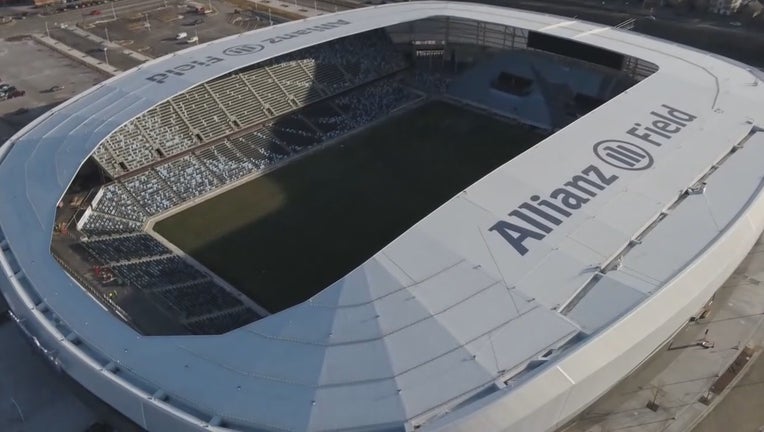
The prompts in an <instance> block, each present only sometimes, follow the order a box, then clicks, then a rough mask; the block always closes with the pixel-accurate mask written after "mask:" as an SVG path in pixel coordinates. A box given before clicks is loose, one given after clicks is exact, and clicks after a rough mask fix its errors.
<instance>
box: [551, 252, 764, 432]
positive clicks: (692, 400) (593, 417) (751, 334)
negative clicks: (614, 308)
mask: <svg viewBox="0 0 764 432" xmlns="http://www.w3.org/2000/svg"><path fill="white" fill-rule="evenodd" d="M762 251H764V240H762V239H761V238H760V239H759V241H758V242H757V243H756V245H755V246H754V247H753V249H752V250H751V252H749V254H748V256H747V257H746V259H745V260H744V261H743V262H742V263H741V265H740V266H739V267H738V268H737V269H736V270H735V272H734V273H733V275H732V276H731V277H730V278H729V280H727V282H725V284H724V285H723V286H722V287H721V288H720V289H719V291H717V293H716V296H715V299H714V303H713V305H712V307H711V311H710V313H709V315H708V316H707V317H706V318H704V319H702V320H699V321H696V322H693V323H688V324H687V325H686V326H685V327H684V328H682V329H681V330H680V331H679V332H678V333H677V334H676V335H675V336H674V338H672V340H671V341H670V342H669V343H668V344H667V345H666V346H664V347H661V348H660V349H659V351H658V352H657V353H656V354H655V355H653V357H652V358H650V359H649V360H648V361H647V362H645V363H644V364H643V365H642V366H640V367H639V368H638V369H637V370H636V371H635V372H634V373H632V374H631V375H630V376H629V377H627V378H626V379H625V380H624V381H623V382H621V383H620V384H618V385H617V386H616V387H615V388H613V389H612V390H611V391H610V392H608V393H607V394H605V395H604V396H603V397H602V398H601V399H600V400H599V401H597V402H595V403H594V404H593V405H592V406H591V407H589V408H588V409H587V410H586V411H585V412H584V413H582V414H581V415H580V416H579V417H578V418H577V419H576V422H575V423H574V424H572V425H570V426H568V427H566V428H564V429H563V431H565V432H595V431H596V432H600V431H609V430H628V431H629V432H688V431H690V430H691V429H692V428H693V427H694V426H695V425H697V423H698V422H699V421H700V420H701V419H702V418H703V417H704V416H706V415H707V414H708V413H709V412H710V411H711V410H712V409H713V408H714V407H715V406H716V405H717V404H719V403H720V401H722V400H723V398H724V396H726V394H727V393H729V391H731V389H732V388H733V387H734V385H735V384H736V383H737V381H738V380H740V379H742V377H743V376H744V375H745V373H746V371H747V369H748V368H750V367H751V365H753V364H754V362H755V359H756V357H757V356H758V352H756V353H755V354H754V355H753V358H752V359H751V360H750V361H749V362H748V363H746V364H745V366H743V367H742V370H740V371H738V373H737V375H735V376H734V378H733V380H732V381H731V382H730V383H729V385H728V386H727V387H726V388H725V390H724V391H722V392H721V394H720V395H716V396H714V397H713V398H712V399H711V401H710V404H709V405H705V404H703V403H701V402H699V400H700V398H701V397H702V396H704V395H708V394H709V389H710V388H711V386H712V385H713V384H714V383H715V382H716V381H717V379H718V378H719V376H721V375H722V373H723V372H724V371H725V370H727V368H728V367H729V366H730V365H731V364H732V362H733V361H734V360H735V359H736V358H737V357H738V355H740V354H741V351H742V350H743V348H745V346H746V345H747V344H749V343H751V345H752V346H753V348H754V349H755V350H758V346H757V345H758V344H759V343H760V342H761V340H762V337H764V326H762V323H763V322H764V295H762V293H763V292H764V282H762V281H764V254H762V253H761V252H762ZM706 332H707V333H706ZM704 339H706V340H708V341H710V342H713V347H711V348H703V347H701V346H700V345H699V344H698V342H699V341H702V340H704ZM650 401H653V402H654V403H655V404H656V405H655V406H653V408H655V411H653V410H651V409H649V408H648V407H647V404H648V402H650Z"/></svg>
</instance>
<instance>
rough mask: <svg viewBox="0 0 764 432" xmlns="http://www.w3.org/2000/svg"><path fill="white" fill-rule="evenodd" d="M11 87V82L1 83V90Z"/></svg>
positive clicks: (4, 90) (5, 90)
mask: <svg viewBox="0 0 764 432" xmlns="http://www.w3.org/2000/svg"><path fill="white" fill-rule="evenodd" d="M9 88H11V85H10V84H7V83H3V84H0V92H7V91H8V89H9Z"/></svg>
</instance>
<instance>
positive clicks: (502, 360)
mask: <svg viewBox="0 0 764 432" xmlns="http://www.w3.org/2000/svg"><path fill="white" fill-rule="evenodd" d="M430 19H434V20H443V19H445V20H446V21H448V20H454V21H459V22H462V23H464V22H467V23H473V24H474V30H475V33H472V34H471V33H469V32H467V31H462V32H446V33H441V29H440V27H438V26H429V25H415V24H410V23H415V22H418V23H422V22H425V23H426V22H427V20H430ZM439 22H441V21H439ZM494 25H498V26H505V27H506V26H509V27H511V28H513V29H516V30H517V32H519V33H520V34H522V35H524V36H525V37H527V36H528V33H529V32H535V33H537V34H542V35H549V36H557V37H559V38H562V39H564V40H571V41H575V42H579V43H581V44H582V45H580V46H582V47H599V48H602V49H604V50H607V51H609V52H612V53H620V54H623V55H625V56H628V57H629V58H632V59H640V60H641V61H643V62H644V64H652V65H656V66H657V70H654V73H651V74H649V76H646V77H644V79H642V80H641V81H640V82H639V83H638V84H636V85H635V86H633V87H631V88H630V89H628V90H626V91H625V92H623V93H621V94H620V95H618V96H616V97H615V98H613V99H611V100H610V101H608V102H606V103H605V104H604V105H602V106H600V107H599V108H597V109H595V110H593V111H591V112H590V113H588V114H587V115H585V116H583V117H582V118H580V119H579V120H577V121H575V122H573V123H571V124H570V125H568V126H567V127H565V128H563V129H561V130H559V131H557V132H556V133H554V134H553V135H551V136H550V137H549V138H548V139H546V140H544V141H543V142H541V143H540V144H538V145H536V146H535V147H533V148H532V149H530V150H528V151H526V152H525V153H523V154H522V155H520V156H518V157H517V158H515V159H513V160H512V161H510V162H508V163H506V164H505V165H503V166H501V167H500V168H499V169H497V170H496V171H494V172H492V173H490V174H489V175H487V176H486V177H484V178H483V179H481V180H480V181H479V182H477V183H475V184H474V185H472V186H470V187H469V188H467V189H465V190H464V191H462V192H461V193H459V194H458V195H457V196H455V197H454V198H453V199H451V200H449V201H448V202H447V203H445V204H444V205H443V206H441V207H440V208H438V209H437V210H436V211H435V212H433V213H432V214H431V215H429V216H428V217H426V218H425V219H423V220H422V221H420V222H419V223H417V224H416V225H415V226H413V227H412V228H410V229H409V230H407V231H406V232H405V233H404V234H403V235H401V236H400V237H399V238H397V239H396V240H395V241H394V242H392V243H391V244H389V245H388V246H386V247H385V248H384V249H383V250H381V251H380V252H379V253H377V254H375V255H374V257H372V258H371V259H369V260H368V261H367V262H365V263H364V264H363V265H361V266H360V267H358V268H357V269H355V270H354V271H352V272H351V273H350V274H348V275H347V276H346V277H344V278H342V279H341V280H340V281H338V282H336V283H335V284H332V285H331V286H329V287H327V288H326V289H325V290H323V291H321V292H320V293H318V294H317V295H315V296H314V297H312V298H311V299H309V300H308V301H306V302H304V303H302V304H299V305H297V306H294V307H292V308H289V309H287V310H285V311H282V312H279V313H276V314H273V315H270V316H267V317H264V318H262V319H260V320H257V321H255V322H253V323H251V324H249V325H246V326H244V327H242V328H239V329H237V330H234V331H231V332H228V333H225V334H223V335H217V336H164V337H157V336H152V337H147V336H142V335H140V334H139V333H137V332H136V331H134V330H133V329H131V328H130V327H129V326H127V325H125V324H124V323H123V322H121V321H120V320H118V319H116V318H115V317H114V316H113V315H112V314H111V313H110V312H109V311H107V310H106V309H105V308H104V307H102V306H101V305H100V304H99V302H98V301H96V300H95V299H94V298H93V297H91V296H90V295H89V294H88V292H87V291H85V290H83V289H82V288H81V287H80V286H79V285H78V283H77V282H76V281H75V279H73V278H72V277H71V276H70V275H69V274H68V273H67V272H66V271H65V270H64V269H63V268H62V266H61V265H60V264H59V262H58V261H56V260H55V259H54V257H53V256H52V255H51V253H50V245H51V235H52V232H53V227H54V221H55V212H56V206H57V204H58V202H59V200H60V199H61V197H62V196H63V194H64V193H65V191H66V189H67V188H68V186H69V184H70V183H71V181H72V179H73V178H74V176H75V174H76V173H77V171H78V170H79V169H80V166H81V165H82V163H83V161H85V160H86V159H87V158H88V157H89V156H90V155H91V154H92V153H93V152H94V151H95V150H96V148H97V146H98V145H99V144H100V143H101V142H103V141H104V140H105V139H107V137H109V136H110V134H112V133H113V132H114V131H115V130H117V129H118V128H120V127H121V126H122V125H124V124H125V123H127V122H128V121H130V120H131V119H134V118H136V117H137V116H139V115H141V114H142V113H144V112H146V111H148V110H149V109H151V108H152V107H155V106H156V105H158V104H160V103H161V102H163V101H165V100H167V99H169V98H171V97H173V96H175V95H177V94H180V93H182V92H184V91H187V90H189V89H190V88H192V87H194V86H196V85H197V84H199V83H202V82H206V81H209V80H211V79H213V78H215V77H218V76H221V75H224V74H226V73H229V72H232V71H235V70H237V69H240V68H243V67H246V66H249V65H252V64H255V63H258V62H262V61H265V60H267V59H269V58H273V57H275V56H277V55H281V54H284V53H288V52H292V51H295V50H299V49H302V48H305V47H308V46H312V45H316V44H319V43H323V42H327V41H330V40H333V39H337V38H341V37H346V36H350V35H353V34H357V33H361V32H365V31H369V30H372V29H377V28H390V27H392V26H395V28H396V29H397V35H399V36H400V35H401V34H406V33H404V32H403V31H402V29H405V28H407V26H408V28H410V31H409V32H408V33H407V34H408V35H409V37H411V41H416V40H443V41H446V42H464V43H474V44H481V43H484V44H491V43H498V42H497V41H495V40H486V39H485V38H481V37H480V35H481V28H483V29H485V28H487V27H490V26H494ZM445 28H446V29H447V28H448V27H445ZM492 41H493V42H492ZM637 66H638V65H637ZM637 69H638V67H637ZM651 72H653V71H651ZM646 75H648V74H646ZM762 78H763V76H762V74H761V72H759V71H757V70H755V69H752V68H750V67H747V66H745V65H742V64H738V63H735V62H733V61H731V60H729V59H725V58H721V57H719V56H715V55H712V54H709V53H704V52H699V51H696V50H693V49H690V48H687V47H684V46H678V45H675V44H672V43H668V42H665V41H661V40H656V39H652V38H648V37H645V36H641V35H637V34H634V33H630V32H627V31H622V30H618V29H614V28H609V27H604V26H600V25H595V24H591V23H586V22H581V21H577V20H571V19H564V18H560V17H554V16H548V15H543V14H537V13H529V12H521V11H516V10H511V9H505V8H498V7H492V6H482V5H475V4H461V3H451V2H427V1H425V2H413V3H405V4H395V5H384V6H378V7H372V8H365V9H360V10H353V11H348V12H342V13H337V14H332V15H327V16H320V17H315V18H310V19H306V20H302V21H297V22H291V23H287V24H283V25H279V26H274V27H270V28H267V29H262V30H258V31H254V32H249V33H245V34H242V35H238V36H234V37H229V38H225V39H221V40H217V41H214V42H211V43H208V44H204V45H201V46H198V47H194V48H191V49H188V50H185V51H183V52H180V53H176V54H173V55H170V56H166V57H163V58H160V59H156V60H154V61H151V62H148V63H146V64H144V65H142V66H140V67H138V68H136V69H133V70H131V71H128V72H126V73H124V74H122V75H120V76H117V77H114V78H112V79H110V80H108V81H106V82H104V83H102V84H100V85H98V86H96V87H94V88H93V89H91V90H90V91H88V92H85V93H83V94H82V95H80V96H78V97H75V98H73V99H71V100H70V101H68V102H66V103H64V104H62V105H61V106H59V107H56V108H55V109H53V110H51V111H50V112H48V113H47V114H45V115H44V116H42V117H41V118H39V119H38V120H36V121H35V122H33V123H32V124H30V125H29V126H27V127H26V128H24V129H23V130H22V131H20V132H19V133H18V134H16V135H15V136H14V137H13V138H11V140H10V141H9V142H8V143H6V144H5V145H4V146H3V147H2V149H0V158H1V159H0V185H2V186H0V203H2V205H1V206H0V246H2V248H1V250H2V253H0V266H1V267H2V270H3V278H2V279H1V280H0V288H1V289H2V293H3V295H4V296H5V297H6V299H7V300H8V303H9V304H10V306H11V308H12V311H13V314H14V317H15V319H16V320H17V322H18V324H19V326H20V327H21V328H22V329H23V330H24V331H25V333H26V334H27V335H28V336H29V337H30V338H31V339H32V340H33V341H34V342H35V344H36V345H37V346H38V347H39V348H40V349H41V350H42V351H43V352H44V353H45V355H46V356H48V358H50V359H51V361H53V362H54V363H55V364H56V365H57V367H59V368H60V369H61V370H62V371H64V372H65V373H67V374H68V375H70V376H72V377H73V378H74V379H76V380H77V381H78V382H80V383H82V384H83V385H84V386H85V387H86V388H88V389H89V390H90V391H92V392H93V393H94V394H96V395H97V396H98V397H100V398H102V399H103V400H104V401H106V402H108V403H109V404H110V405H112V406H113V407H115V408H116V409H118V410H119V411H121V412H122V413H124V414H125V415H127V416H128V417H130V418H131V419H133V420H134V421H135V422H136V423H138V424H140V425H141V426H143V427H145V428H146V429H148V430H157V431H165V430H173V431H182V430H244V431H260V430H294V431H298V430H300V431H301V430H310V431H328V430H369V431H372V430H373V431H404V430H415V429H417V430H430V431H491V430H496V431H551V430H554V429H555V428H557V427H559V426H560V425H562V424H564V423H565V422H567V421H569V420H570V419H571V418H573V416H575V415H576V414H577V413H579V412H581V410H583V409H585V408H586V407H587V406H588V405H589V404H590V403H592V402H593V401H594V400H596V399H597V398H598V397H600V396H601V395H603V394H604V392H606V391H607V390H608V389H609V388H611V387H612V386H613V385H615V384H616V383H617V382H619V381H620V380H621V379H622V378H623V377H624V376H626V375H627V374H629V372H630V371H632V370H633V369H634V368H635V367H637V366H638V365H639V364H640V363H641V362H642V361H644V360H645V359H647V358H649V356H650V355H651V353H653V352H654V351H655V350H656V349H658V348H659V347H660V346H661V345H662V344H663V343H664V342H665V341H666V340H667V339H669V338H670V337H671V336H672V334H673V333H674V332H676V331H677V330H678V329H679V328H680V327H681V326H682V325H683V324H684V323H685V322H686V320H687V319H688V318H689V317H690V316H692V315H693V314H694V313H695V312H696V311H697V310H699V309H700V308H701V307H702V306H703V305H704V304H705V303H706V302H707V301H708V299H709V298H710V297H711V296H712V295H713V293H714V292H715V291H716V289H717V288H718V287H719V286H720V285H721V284H722V283H723V282H724V281H725V279H726V278H727V277H728V276H729V275H730V274H731V273H732V271H733V270H734V268H735V267H736V266H737V265H738V264H739V262H740V261H741V260H742V258H743V257H744V256H745V255H746V253H747V252H748V250H749V249H750V247H751V246H752V245H753V243H754V242H755V240H756V239H757V238H758V236H759V235H760V234H761V232H762V228H764V225H763V223H764V200H763V198H764V197H763V196H762V190H761V186H762V174H761V166H762V164H761V161H763V160H764V134H763V133H761V129H760V128H759V126H760V125H762V124H764V104H762V101H764V95H763V94H762V93H764V89H763V88H762V86H761V85H759V84H760V83H761V79H762ZM115 169H118V168H115Z"/></svg>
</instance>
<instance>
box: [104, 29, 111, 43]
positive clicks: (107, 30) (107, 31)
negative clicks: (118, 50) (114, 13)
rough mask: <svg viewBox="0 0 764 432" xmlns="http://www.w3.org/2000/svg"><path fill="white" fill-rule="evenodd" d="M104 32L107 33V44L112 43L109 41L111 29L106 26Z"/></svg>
mask: <svg viewBox="0 0 764 432" xmlns="http://www.w3.org/2000/svg"><path fill="white" fill-rule="evenodd" d="M103 31H104V32H106V42H111V40H109V27H106V26H104V28H103Z"/></svg>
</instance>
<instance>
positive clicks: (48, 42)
mask: <svg viewBox="0 0 764 432" xmlns="http://www.w3.org/2000/svg"><path fill="white" fill-rule="evenodd" d="M31 36H32V38H34V40H36V41H37V42H39V43H41V44H43V45H45V46H47V47H49V48H51V49H54V50H56V51H58V52H60V53H61V54H63V55H65V56H67V57H69V58H71V59H74V60H76V61H78V62H80V63H82V64H84V65H85V66H87V67H90V68H92V69H95V70H97V71H99V72H103V73H105V74H108V75H119V74H120V73H122V71H121V70H119V69H117V68H115V67H114V66H110V65H108V64H106V63H104V62H102V61H100V60H98V59H96V58H93V57H91V56H89V55H87V54H85V53H84V52H82V51H78V50H76V49H74V48H72V47H70V46H68V45H64V44H62V43H61V42H59V41H57V40H55V39H53V38H50V37H48V36H46V35H44V34H32V35H31Z"/></svg>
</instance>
